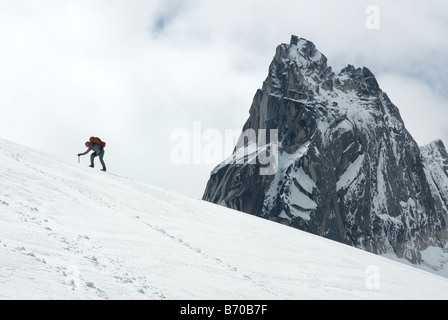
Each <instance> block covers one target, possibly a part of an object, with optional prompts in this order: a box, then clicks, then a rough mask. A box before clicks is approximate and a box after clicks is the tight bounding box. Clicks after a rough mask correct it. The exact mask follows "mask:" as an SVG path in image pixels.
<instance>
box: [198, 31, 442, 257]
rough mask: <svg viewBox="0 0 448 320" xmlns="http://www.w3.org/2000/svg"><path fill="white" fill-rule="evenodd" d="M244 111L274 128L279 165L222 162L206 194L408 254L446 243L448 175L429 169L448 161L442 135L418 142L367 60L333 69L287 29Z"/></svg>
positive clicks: (254, 125)
mask: <svg viewBox="0 0 448 320" xmlns="http://www.w3.org/2000/svg"><path fill="white" fill-rule="evenodd" d="M249 113H250V116H249V118H248V120H247V122H246V124H245V125H244V127H243V132H244V131H245V130H247V129H254V130H255V131H257V130H259V129H275V130H278V144H279V148H278V150H279V154H278V164H277V168H278V170H277V171H276V172H275V174H272V175H267V176H261V175H260V174H259V170H256V169H257V166H259V164H258V163H257V164H244V165H241V164H231V163H227V164H221V165H220V166H218V167H217V169H215V170H214V171H213V172H212V175H211V177H210V180H209V182H208V184H207V188H206V190H205V193H204V196H203V199H204V200H208V201H211V202H215V203H219V204H221V205H225V206H228V207H231V208H234V209H237V210H241V211H243V212H247V213H250V214H253V215H257V216H261V217H264V218H267V219H270V220H273V221H277V222H280V223H284V224H287V225H289V226H292V227H295V228H299V229H302V230H305V231H308V232H311V233H314V234H319V235H321V236H324V237H327V238H330V239H333V240H336V241H340V242H343V243H346V244H349V245H352V246H355V247H358V248H362V249H364V250H368V251H371V252H374V253H393V254H395V255H397V256H398V257H404V258H406V259H408V260H409V261H412V262H419V261H420V259H421V256H420V251H421V250H424V249H425V248H427V247H428V246H432V245H434V246H439V247H443V246H444V245H445V244H446V240H447V239H448V232H447V227H446V222H447V221H446V219H447V218H446V217H447V212H448V211H447V208H448V190H447V189H448V178H447V175H446V172H445V175H443V173H442V172H439V174H438V175H437V176H435V177H434V176H432V175H431V169H430V168H432V167H434V166H435V167H437V168H439V167H440V166H441V163H442V167H443V166H446V165H448V157H447V153H446V150H445V148H444V147H442V146H443V143H442V142H441V141H440V142H435V143H434V144H432V145H431V146H429V147H428V148H422V150H420V148H419V147H418V146H417V144H416V143H415V141H414V139H413V138H412V136H411V135H410V134H409V132H408V131H407V130H406V128H405V126H404V123H403V121H402V119H401V117H400V114H399V111H398V108H397V107H396V106H395V105H394V104H393V103H392V102H391V101H390V99H389V98H388V97H387V95H386V94H385V93H384V92H383V91H382V90H381V89H380V87H379V84H378V82H377V80H376V79H375V76H374V75H373V73H372V72H371V71H370V70H369V69H368V68H366V67H363V68H355V67H354V66H352V65H348V66H347V67H346V68H344V69H343V70H341V72H340V73H339V74H338V75H336V74H335V73H334V72H332V69H331V67H328V65H327V58H326V57H325V56H324V55H323V54H322V53H320V52H319V51H318V50H317V49H316V47H315V45H314V44H313V43H312V42H310V41H308V40H305V39H302V38H299V37H297V36H294V35H293V36H292V37H291V42H290V44H281V45H279V46H278V47H277V50H276V53H275V56H274V58H273V61H272V63H271V64H270V66H269V73H268V77H267V78H266V80H265V81H264V83H263V86H262V89H259V90H257V92H256V94H255V96H254V100H253V103H252V106H251V108H250V111H249ZM443 150H445V151H444V152H443ZM235 152H240V151H239V150H235ZM434 152H436V153H437V154H438V155H440V157H437V161H430V160H428V159H427V158H428V157H430V154H434ZM445 160H447V161H446V163H445ZM447 172H448V171H447ZM445 178H446V181H445V180H444V179H445ZM444 183H446V186H445V187H442V185H443V184H444Z"/></svg>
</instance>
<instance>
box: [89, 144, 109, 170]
mask: <svg viewBox="0 0 448 320" xmlns="http://www.w3.org/2000/svg"><path fill="white" fill-rule="evenodd" d="M95 157H100V162H101V165H102V166H103V170H106V165H105V164H104V160H103V157H104V149H103V150H101V152H100V154H96V153H95V152H92V155H91V156H90V165H91V166H92V167H93V161H94V160H95Z"/></svg>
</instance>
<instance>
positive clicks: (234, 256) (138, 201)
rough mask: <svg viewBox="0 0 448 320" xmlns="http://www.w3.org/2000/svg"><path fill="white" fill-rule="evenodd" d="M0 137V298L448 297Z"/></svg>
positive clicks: (383, 265) (444, 286)
mask: <svg viewBox="0 0 448 320" xmlns="http://www.w3.org/2000/svg"><path fill="white" fill-rule="evenodd" d="M83 160H84V163H82V164H81V165H78V164H77V163H76V162H75V161H73V162H70V161H67V160H65V159H55V157H54V156H49V155H46V154H43V153H41V152H38V151H35V150H32V149H30V148H27V147H24V146H20V145H17V144H14V143H11V142H8V141H4V140H0V299H210V300H211V299H213V300H214V299H447V298H448V279H445V278H441V277H439V276H436V275H434V274H430V273H427V272H424V271H421V270H418V269H416V268H413V267H410V266H407V265H404V264H401V263H398V262H394V261H391V260H389V259H386V258H383V257H379V256H375V255H373V254H370V253H367V252H364V251H361V250H358V249H355V248H353V247H349V246H345V245H342V244H340V243H336V242H333V241H330V240H327V239H324V238H321V237H318V236H314V235H311V234H307V233H305V232H302V231H299V230H297V229H293V228H290V227H286V226H283V225H280V224H278V223H274V222H270V221H267V220H264V219H261V218H257V217H254V216H251V215H247V214H244V213H241V212H237V211H233V210H230V209H227V208H224V207H221V206H218V205H214V204H211V203H209V202H205V201H200V200H196V199H191V198H189V197H186V196H183V195H179V194H176V193H173V192H170V191H166V190H162V189H160V188H156V187H152V186H148V185H145V184H142V183H138V182H136V181H133V180H130V179H127V178H123V177H119V176H116V175H113V174H109V173H103V172H100V171H99V169H90V168H87V158H84V159H83Z"/></svg>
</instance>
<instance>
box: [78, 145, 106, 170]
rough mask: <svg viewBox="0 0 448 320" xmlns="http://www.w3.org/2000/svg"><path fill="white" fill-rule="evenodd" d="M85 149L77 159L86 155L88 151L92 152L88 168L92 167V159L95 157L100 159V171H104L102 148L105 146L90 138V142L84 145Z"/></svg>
mask: <svg viewBox="0 0 448 320" xmlns="http://www.w3.org/2000/svg"><path fill="white" fill-rule="evenodd" d="M85 145H86V147H87V148H88V149H87V151H86V152H84V153H79V154H78V157H80V156H84V155H86V154H88V153H89V152H90V151H93V153H92V154H91V155H90V167H91V168H93V167H94V163H93V162H94V159H95V157H100V162H101V165H102V166H103V169H101V171H106V165H105V164H104V160H103V158H104V147H105V146H106V143H104V142H102V141H101V140H100V139H99V138H96V137H91V138H90V141H87V142H86V143H85Z"/></svg>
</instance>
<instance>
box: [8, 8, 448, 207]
mask: <svg viewBox="0 0 448 320" xmlns="http://www.w3.org/2000/svg"><path fill="white" fill-rule="evenodd" d="M372 5H373V8H374V9H375V10H374V11H372V10H371V9H369V6H370V8H372V7H371V6H372ZM372 19H373V20H372ZM291 34H296V35H298V36H299V37H302V38H306V39H308V40H310V41H312V42H314V44H315V45H316V47H317V49H318V50H319V51H320V52H322V53H323V54H324V55H325V56H326V57H327V58H328V64H329V65H330V66H332V67H333V70H334V71H335V72H336V73H338V72H339V71H340V69H342V68H343V67H345V66H346V65H348V64H352V65H354V66H356V67H362V66H366V67H368V68H369V69H370V70H371V71H372V72H373V73H374V74H375V76H376V77H377V80H378V82H379V84H380V87H381V88H382V89H383V90H384V91H385V92H386V93H387V94H388V95H389V97H390V98H391V100H392V101H393V102H394V103H395V104H396V105H397V106H398V108H399V109H400V113H401V115H402V118H403V119H404V121H405V124H406V127H407V128H408V130H409V131H410V132H411V134H412V135H413V137H414V139H415V140H416V141H417V142H418V144H419V145H424V144H427V143H429V142H431V141H432V140H435V139H437V138H441V139H442V140H444V142H445V143H447V146H448V126H447V124H446V122H447V120H448V90H447V89H446V88H447V86H448V77H447V74H448V66H447V63H446V61H447V58H448V2H447V1H446V0H425V1H423V0H421V1H416V0H411V1H410V0H407V1H404V0H403V1H400V0H393V1H390V0H387V1H375V0H374V1H363V0H337V1H335V0H326V1H324V0H319V1H302V0H276V1H265V0H257V1H255V0H250V1H247V0H238V1H236V0H226V1H217V0H147V1H143V0H126V1H125V0H119V1H118V0H66V1H64V0H46V1H45V0H29V1H25V0H0V138H3V139H8V140H12V141H15V142H18V143H21V144H25V145H28V146H31V147H34V148H37V149H39V150H42V151H45V152H48V153H51V154H55V155H58V156H60V157H63V158H66V159H69V160H71V161H73V162H74V163H76V162H77V156H76V155H77V153H79V152H83V151H85V147H84V142H85V141H86V140H87V139H88V137H90V136H92V135H95V136H99V137H101V138H103V139H104V140H105V141H106V142H107V143H108V145H107V147H106V156H105V161H106V164H107V166H108V170H109V171H110V172H113V173H116V174H119V175H123V176H127V177H129V178H132V179H135V180H139V181H143V182H146V183H150V184H152V185H156V186H160V187H164V188H167V189H170V190H174V191H178V192H180V193H184V194H187V195H190V196H192V197H195V198H200V197H202V194H203V191H204V189H205V186H206V183H207V180H208V178H209V175H210V171H211V170H212V169H213V167H214V166H215V165H216V164H218V163H214V164H213V163H212V164H209V163H199V164H181V165H178V164H176V163H174V162H173V160H172V156H171V152H172V150H173V147H174V146H175V145H176V142H175V141H173V140H171V138H172V137H173V132H179V130H183V132H186V133H191V135H192V137H193V139H192V141H193V140H194V135H193V133H194V132H200V133H203V132H204V131H206V130H215V131H217V132H222V134H223V136H224V132H225V130H230V129H241V128H242V126H243V124H244V123H245V121H246V120H247V118H248V115H249V108H250V105H251V103H252V98H253V96H254V94H255V92H256V90H257V89H258V88H261V86H262V83H263V81H264V80H265V78H266V76H267V72H268V67H269V64H270V62H271V60H272V58H273V56H274V54H275V48H276V46H277V45H279V44H280V43H289V40H290V37H291ZM198 124H200V127H198ZM198 129H200V130H199V131H198ZM201 138H203V136H201V135H200V136H199V139H201ZM196 139H197V137H196ZM202 144H203V145H204V144H205V145H206V144H207V142H206V141H202ZM192 148H193V146H192ZM193 153H194V150H192V158H193V156H194V155H193ZM228 155H229V154H223V157H225V156H228ZM192 162H193V159H192ZM88 164H89V162H88V157H84V158H82V162H81V164H80V165H85V166H87V165H88ZM98 166H99V164H97V167H98Z"/></svg>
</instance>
